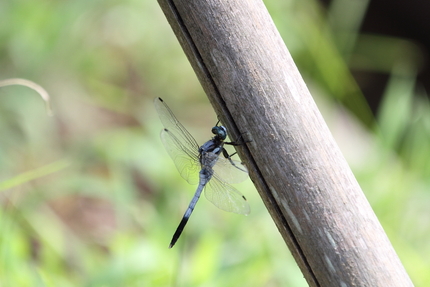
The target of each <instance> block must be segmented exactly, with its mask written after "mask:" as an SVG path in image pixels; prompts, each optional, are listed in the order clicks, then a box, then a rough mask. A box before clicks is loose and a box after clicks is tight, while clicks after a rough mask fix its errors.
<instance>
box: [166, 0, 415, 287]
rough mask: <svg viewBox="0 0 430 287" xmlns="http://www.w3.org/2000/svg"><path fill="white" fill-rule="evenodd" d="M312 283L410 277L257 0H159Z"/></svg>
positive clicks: (404, 281) (378, 282)
mask: <svg viewBox="0 0 430 287" xmlns="http://www.w3.org/2000/svg"><path fill="white" fill-rule="evenodd" d="M158 1H159V3H160V6H161V7H162V9H163V11H164V13H165V15H166V17H167V19H168V21H169V23H170V25H171V26H172V28H173V30H174V32H175V34H176V36H177V37H178V39H179V42H180V43H181V45H182V47H183V49H184V51H185V53H186V55H187V57H188V59H189V60H190V62H191V64H192V66H193V68H194V70H195V72H196V73H197V76H198V78H199V80H200V82H201V84H202V85H203V88H204V89H205V91H206V93H207V94H208V97H209V99H210V101H211V103H212V104H213V106H214V108H215V110H216V111H217V113H218V114H219V115H220V117H221V119H222V122H223V124H224V125H226V126H227V128H228V129H229V131H230V137H231V138H235V136H237V135H238V133H240V132H246V137H247V138H248V139H250V140H251V142H249V143H247V144H246V146H243V147H238V152H239V154H240V156H241V159H242V160H243V161H244V162H245V163H246V165H247V166H248V168H249V170H250V177H251V179H252V181H253V182H254V184H255V185H256V187H257V190H258V191H259V193H260V195H261V197H262V199H263V201H264V203H265V204H266V206H267V208H268V210H269V212H270V214H271V216H272V218H273V219H274V221H275V223H276V225H277V226H278V229H279V231H280V233H281V234H282V236H283V238H284V240H285V242H286V243H287V245H288V247H289V248H290V250H291V252H292V253H293V256H294V257H295V259H296V261H297V263H298V265H299V266H300V268H301V270H302V272H303V274H304V276H305V278H306V280H307V281H308V283H309V285H310V286H330V287H332V286H366V287H367V286H384V287H385V286H390V287H393V286H402V287H404V286H413V285H412V282H411V281H410V279H409V277H408V275H407V273H406V271H405V269H404V268H403V266H402V264H401V262H400V260H399V258H398V257H397V254H396V252H395V251H394V249H393V247H392V246H391V244H390V242H389V240H388V238H387V236H386V235H385V233H384V230H383V229H382V227H381V225H380V223H379V221H378V219H377V218H376V216H375V214H374V212H373V211H372V208H371V207H370V205H369V203H368V202H367V200H366V198H365V196H364V194H363V192H362V191H361V189H360V186H359V185H358V183H357V181H356V180H355V178H354V175H353V174H352V172H351V170H350V168H349V166H348V164H347V163H346V161H345V159H344V158H343V156H342V154H341V152H340V151H339V148H338V146H337V145H336V143H335V142H334V140H333V137H332V135H331V134H330V132H329V130H328V128H327V126H326V124H325V122H324V120H323V118H322V117H321V114H320V112H319V111H318V109H317V107H316V105H315V103H314V101H313V99H312V97H311V95H310V93H309V91H308V89H307V87H306V85H305V83H304V82H303V79H302V77H301V76H300V74H299V72H298V70H297V67H296V66H295V64H294V62H293V60H292V58H291V56H290V54H289V52H288V50H287V48H286V46H285V44H284V42H283V41H282V39H281V36H280V35H279V33H278V31H277V30H276V27H275V25H274V24H273V21H272V19H271V18H270V15H269V14H268V12H267V9H266V8H265V6H264V4H263V2H262V1H261V0H246V1H244V0H205V1H201V0H158Z"/></svg>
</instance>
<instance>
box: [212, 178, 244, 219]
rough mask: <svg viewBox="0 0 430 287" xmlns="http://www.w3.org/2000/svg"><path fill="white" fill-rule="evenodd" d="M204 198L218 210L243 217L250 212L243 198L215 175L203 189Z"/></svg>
mask: <svg viewBox="0 0 430 287" xmlns="http://www.w3.org/2000/svg"><path fill="white" fill-rule="evenodd" d="M205 196H206V198H207V199H208V200H209V201H210V202H212V203H213V204H214V205H215V206H216V207H218V208H219V209H222V210H225V211H228V212H233V213H238V214H244V215H248V214H249V213H250V212H251V208H250V207H249V204H248V202H247V201H246V198H245V196H243V195H242V194H241V193H240V192H239V191H238V190H237V189H235V188H234V187H233V186H231V185H229V184H227V183H225V182H223V181H221V180H219V179H218V178H217V177H216V176H215V175H214V176H213V177H212V179H211V180H210V181H209V182H208V183H207V185H206V187H205Z"/></svg>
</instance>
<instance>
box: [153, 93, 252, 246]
mask: <svg viewBox="0 0 430 287" xmlns="http://www.w3.org/2000/svg"><path fill="white" fill-rule="evenodd" d="M154 105H155V109H156V110H157V113H158V116H159V117H160V120H161V122H162V124H163V126H164V129H163V130H162V131H161V141H162V142H163V145H164V147H165V148H166V150H167V152H168V153H169V155H170V157H171V158H172V159H173V161H174V163H175V165H176V168H177V169H178V171H179V173H180V174H181V176H182V177H183V178H184V179H185V180H186V181H188V183H190V184H197V183H198V187H197V190H196V192H195V194H194V197H193V199H192V200H191V202H190V204H189V206H188V208H187V210H186V211H185V214H184V216H183V217H182V220H181V222H180V223H179V226H178V228H177V229H176V231H175V233H174V234H173V238H172V241H171V242H170V245H169V248H172V247H173V245H175V243H176V241H177V240H178V238H179V236H180V235H181V233H182V231H183V230H184V227H185V225H186V224H187V222H188V219H189V218H190V216H191V213H192V212H193V210H194V207H195V205H196V203H197V201H198V200H199V198H200V195H201V193H202V191H203V190H204V191H205V196H206V198H207V199H208V200H209V201H210V202H212V203H213V204H214V205H215V206H216V207H218V208H220V209H222V210H225V211H228V212H234V213H238V214H244V215H248V214H249V212H250V207H249V204H248V202H247V201H246V198H245V196H243V195H242V194H241V193H240V192H239V191H238V190H237V189H235V188H234V187H232V186H231V185H230V184H229V183H239V182H241V181H243V180H245V179H246V178H247V176H248V171H247V169H246V167H245V166H244V165H242V164H241V163H240V162H239V161H236V160H232V159H231V156H232V155H234V154H232V155H229V154H228V152H227V151H226V150H225V149H224V144H229V145H239V143H236V142H226V141H225V139H226V138H227V129H226V128H225V127H224V126H220V125H218V124H219V122H218V123H217V124H216V125H215V126H214V127H213V128H212V133H213V134H214V137H212V138H211V139H210V140H208V141H207V142H205V143H204V144H203V145H202V146H199V145H198V144H197V142H196V140H195V139H194V137H193V136H192V135H191V134H190V133H189V132H188V131H187V130H186V129H185V127H184V126H183V125H182V124H181V123H180V122H179V121H178V120H177V119H176V117H175V115H174V114H173V112H172V111H171V110H170V108H169V107H168V106H167V105H166V103H165V102H164V101H163V100H162V99H161V98H155V100H154ZM221 154H222V156H220V155H221Z"/></svg>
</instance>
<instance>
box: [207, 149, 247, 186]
mask: <svg viewBox="0 0 430 287" xmlns="http://www.w3.org/2000/svg"><path fill="white" fill-rule="evenodd" d="M213 171H214V173H215V174H216V175H217V177H218V178H221V179H222V180H223V181H224V182H227V183H239V182H242V181H244V180H245V179H247V178H248V169H247V168H246V167H245V166H244V165H243V164H242V163H240V162H239V161H237V160H231V159H230V160H229V159H227V158H225V157H222V155H221V156H220V157H219V158H218V161H217V162H216V164H215V165H214V167H213Z"/></svg>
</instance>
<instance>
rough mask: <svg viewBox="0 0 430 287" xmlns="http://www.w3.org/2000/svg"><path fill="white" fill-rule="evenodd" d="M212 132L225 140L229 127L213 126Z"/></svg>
mask: <svg viewBox="0 0 430 287" xmlns="http://www.w3.org/2000/svg"><path fill="white" fill-rule="evenodd" d="M212 133H213V134H214V135H216V136H217V137H219V138H220V139H221V140H225V139H226V137H227V129H226V128H225V127H223V126H219V127H213V128H212Z"/></svg>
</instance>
